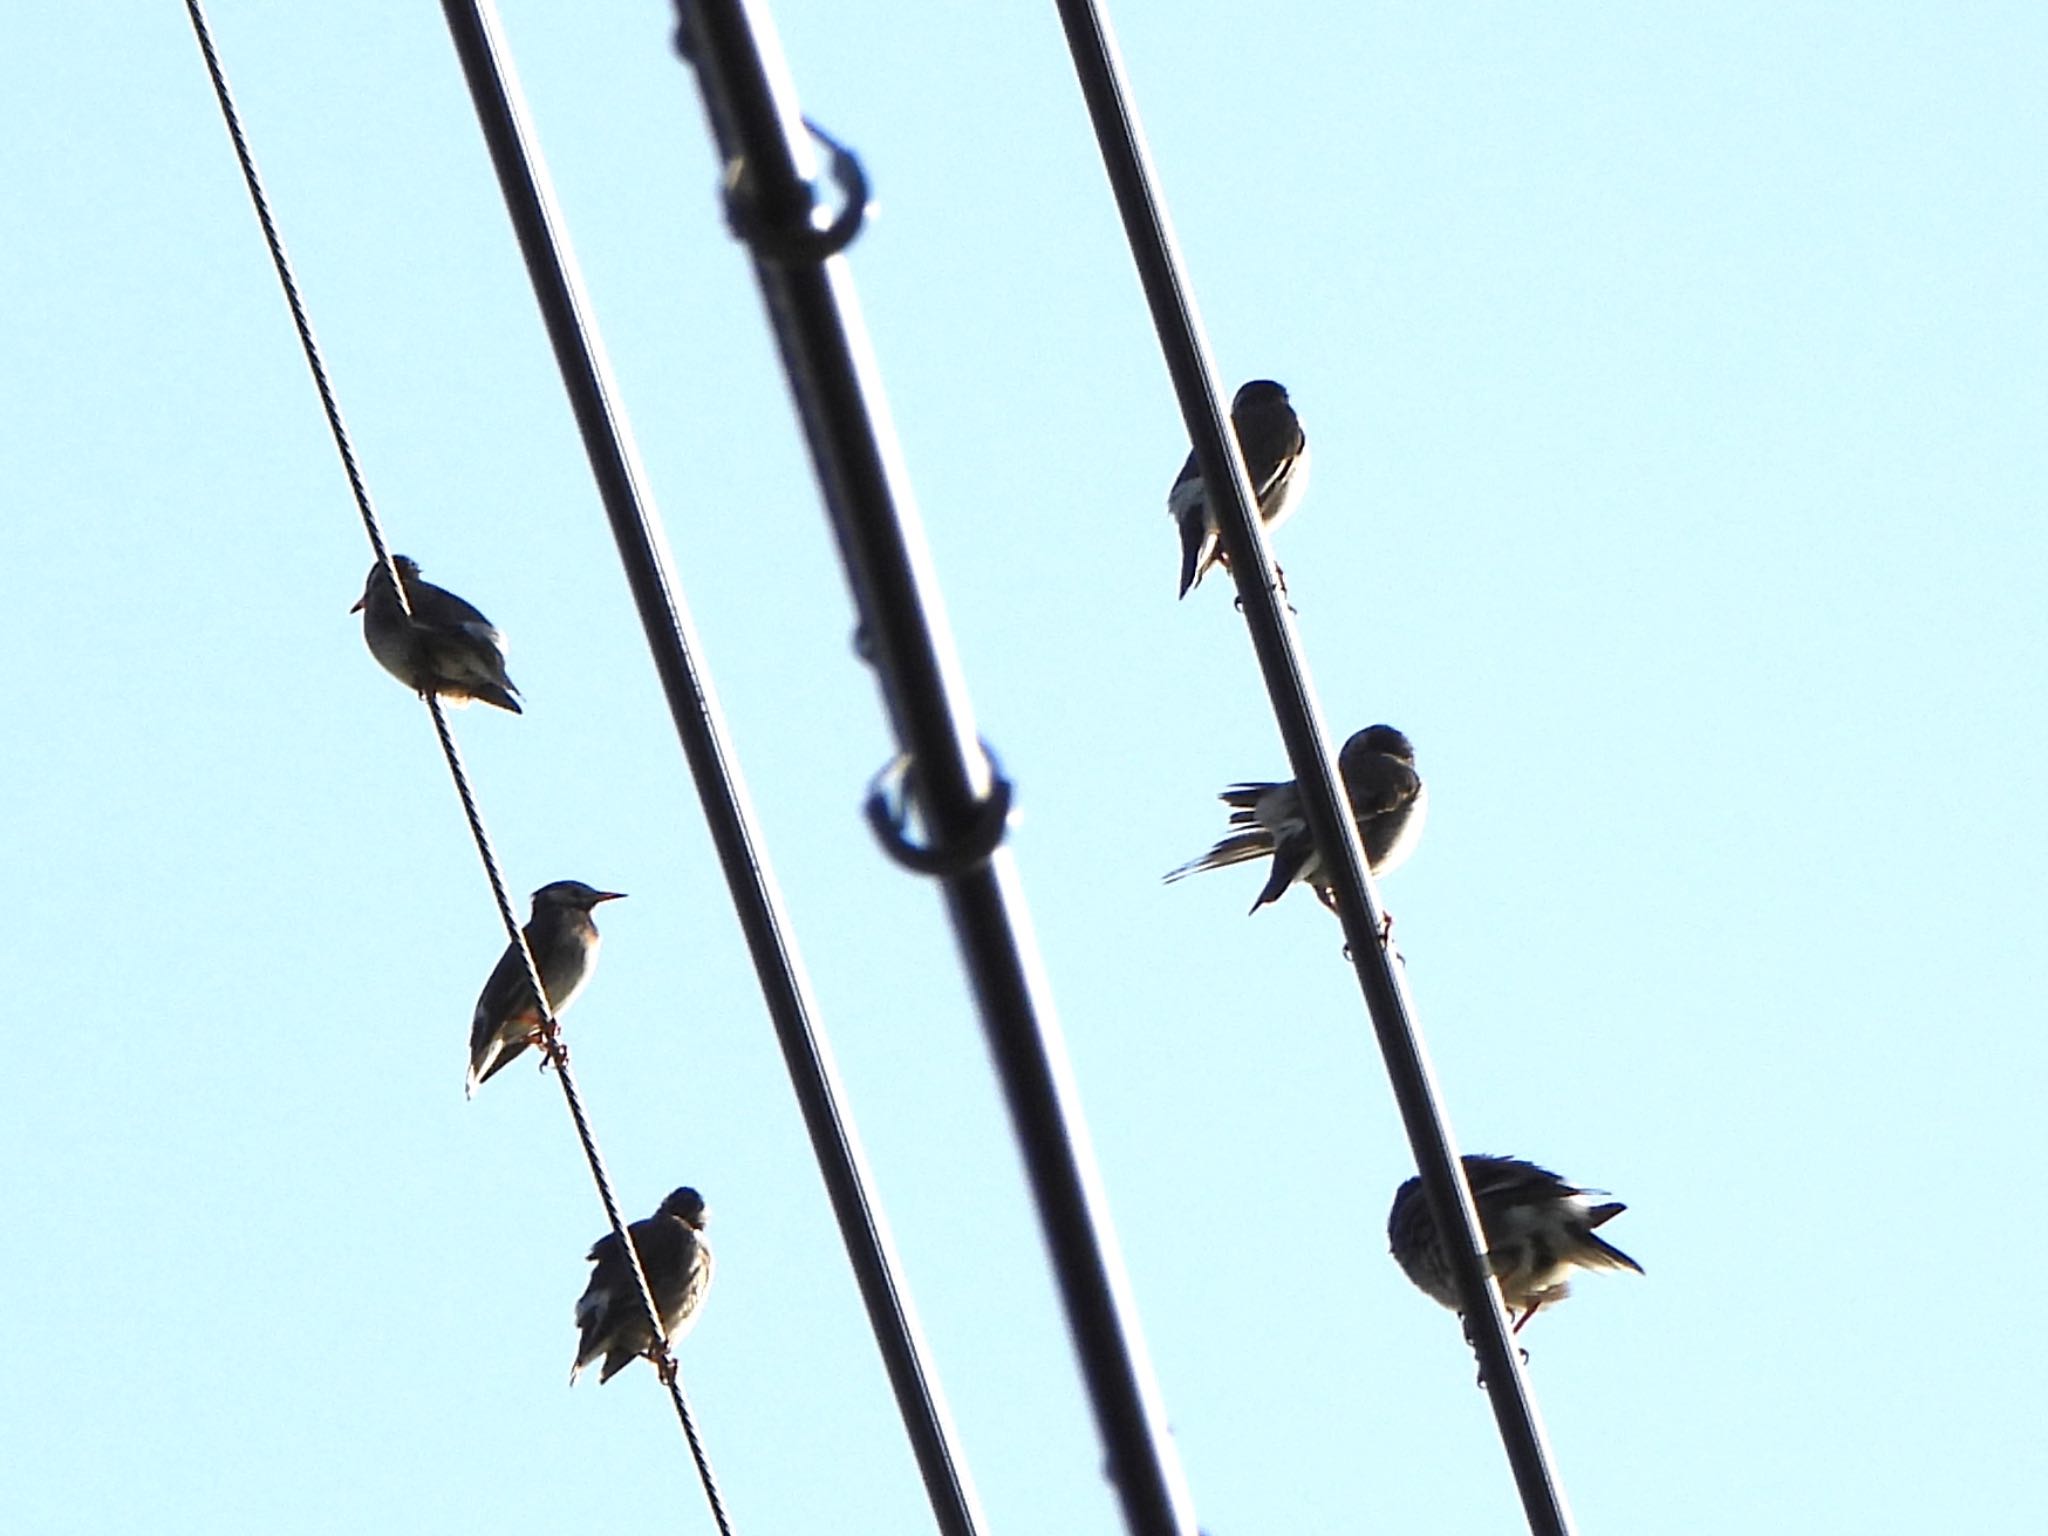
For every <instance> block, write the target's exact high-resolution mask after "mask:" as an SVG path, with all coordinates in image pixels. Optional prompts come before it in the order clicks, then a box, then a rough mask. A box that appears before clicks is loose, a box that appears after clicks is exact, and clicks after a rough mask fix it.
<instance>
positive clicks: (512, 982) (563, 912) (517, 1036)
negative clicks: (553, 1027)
mask: <svg viewBox="0 0 2048 1536" xmlns="http://www.w3.org/2000/svg"><path fill="white" fill-rule="evenodd" d="M624 894H625V893H624V892H623V891H600V890H596V889H594V888H593V887H591V886H587V885H585V884H584V883H583V882H582V881H581V880H557V881H555V883H554V884H552V885H544V886H542V887H541V888H540V889H539V890H537V891H535V892H534V893H533V916H532V917H531V918H530V919H529V920H528V921H527V924H526V947H527V948H528V949H530V950H532V951H533V963H534V964H535V965H537V966H539V967H540V979H541V985H542V986H544V987H546V988H547V993H548V1007H549V1008H551V1009H553V1010H554V1012H555V1014H556V1016H557V1017H559V1016H560V1015H561V1014H563V1013H565V1012H566V1011H567V1010H568V1007H569V1005H570V1004H571V1003H573V1002H575V1001H576V994H577V993H579V992H581V991H582V990H583V984H584V983H585V982H586V981H588V980H590V972H591V968H592V967H593V966H595V965H596V964H597V946H598V942H599V940H598V932H597V924H596V923H594V922H592V921H591V918H590V909H591V908H592V907H594V906H596V905H597V904H598V903H599V902H603V901H618V900H620V899H621V898H622V897H623V896H624ZM540 1029H541V1017H540V1009H539V1007H538V1006H537V1002H536V999H535V998H534V995H533V983H532V982H530V981H528V980H527V979H526V963H525V962H524V961H523V960H522V959H521V958H520V955H519V947H518V946H517V945H516V944H507V945H506V946H505V953H504V954H503V955H501V956H499V957H498V964H497V967H496V968H495V969H494V970H493V971H492V972H491V979H490V980H489V981H486V982H485V983H484V989H483V992H482V993H481V994H480V995H479V996H478V997H477V1000H476V1013H475V1014H474V1015H473V1016H472V1017H471V1019H470V1025H469V1077H468V1080H467V1082H466V1083H465V1084H464V1088H463V1093H464V1096H465V1097H468V1098H474V1097H475V1096H476V1091H477V1088H478V1087H479V1086H481V1085H482V1084H483V1083H485V1082H487V1081H489V1080H490V1079H491V1078H492V1077H494V1076H496V1075H497V1074H498V1073H499V1072H502V1071H503V1070H504V1069H505V1067H506V1066H507V1065H508V1064H509V1063H510V1062H511V1061H512V1059H513V1058H514V1057H516V1056H517V1055H518V1054H519V1053H520V1052H521V1051H523V1050H525V1049H526V1048H527V1047H528V1046H529V1045H536V1044H538V1043H540Z"/></svg>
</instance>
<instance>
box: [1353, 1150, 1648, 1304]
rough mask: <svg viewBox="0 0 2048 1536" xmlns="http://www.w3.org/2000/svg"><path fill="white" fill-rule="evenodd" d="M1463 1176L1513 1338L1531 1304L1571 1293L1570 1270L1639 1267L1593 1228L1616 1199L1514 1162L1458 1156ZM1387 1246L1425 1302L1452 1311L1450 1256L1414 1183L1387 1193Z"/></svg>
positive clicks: (1609, 1216) (1615, 1208)
mask: <svg viewBox="0 0 2048 1536" xmlns="http://www.w3.org/2000/svg"><path fill="white" fill-rule="evenodd" d="M1464 1163H1465V1179H1466V1182H1467V1183H1469V1184H1470V1185H1471V1186H1472V1200H1473V1203H1474V1204H1475V1205H1476V1206H1477V1207H1478V1209H1479V1230H1480V1232H1481V1233H1482V1234H1483V1235H1484V1237H1485V1239H1486V1262H1487V1265H1488V1267H1489V1268H1490V1269H1491V1270H1492V1271H1493V1274H1494V1276H1495V1278H1497V1279H1498V1280H1499V1281H1500V1291H1501V1299H1502V1300H1503V1301H1505V1302H1506V1303H1507V1308H1508V1311H1509V1312H1510V1313H1519V1314H1520V1315H1519V1316H1517V1317H1516V1318H1515V1332H1517V1333H1520V1332H1521V1331H1522V1327H1523V1325H1524V1324H1526V1323H1527V1322H1528V1321H1529V1319H1530V1318H1532V1317H1534V1316H1535V1315H1536V1310H1537V1308H1539V1307H1542V1306H1545V1305H1547V1304H1549V1303H1551V1302H1555V1301H1563V1300H1564V1299H1565V1297H1566V1296H1568V1295H1570V1294H1571V1286H1570V1285H1569V1284H1568V1283H1567V1280H1566V1277H1567V1276H1568V1275H1569V1274H1570V1272H1571V1271H1572V1270H1574V1269H1632V1270H1634V1271H1635V1272H1636V1273H1637V1274H1641V1273H1642V1272H1643V1266H1642V1265H1640V1264H1638V1263H1637V1262H1636V1261H1635V1260H1634V1259H1632V1258H1630V1257H1629V1256H1628V1255H1627V1254H1625V1253H1623V1252H1622V1251H1621V1250H1620V1249H1619V1248H1617V1247H1615V1246H1614V1245H1613V1244H1612V1243H1610V1242H1608V1241H1607V1240H1606V1239H1605V1238H1603V1237H1601V1236H1600V1234H1599V1233H1597V1232H1595V1231H1594V1230H1593V1229H1594V1228H1595V1227H1599V1226H1604V1225H1606V1224H1607V1223H1608V1222H1610V1221H1612V1220H1613V1219H1614V1218H1615V1217H1617V1216H1619V1215H1620V1214H1621V1213H1622V1212H1623V1211H1625V1210H1627V1209H1628V1207H1627V1206H1625V1205H1623V1204H1622V1203H1621V1202H1620V1201H1619V1200H1609V1201H1607V1202H1606V1203H1605V1204H1601V1205H1595V1204H1594V1203H1593V1201H1592V1199H1591V1198H1590V1197H1591V1196H1594V1195H1598V1194H1604V1193H1605V1191H1604V1190H1597V1189H1580V1188H1579V1187H1578V1186H1577V1185H1574V1184H1567V1183H1565V1181H1564V1180H1563V1179H1561V1178H1559V1177H1558V1176H1557V1175H1556V1174H1554V1173H1552V1172H1551V1171H1550V1170H1549V1169H1548V1168H1538V1167H1537V1166H1536V1165H1535V1164H1534V1163H1528V1162H1524V1161H1523V1160H1522V1159H1521V1158H1519V1157H1484V1156H1481V1155H1479V1154H1477V1153H1474V1154H1470V1155H1468V1156H1467V1157H1466V1158H1465V1159H1464ZM1387 1241H1388V1243H1389V1244H1390V1245H1391V1246H1392V1248H1393V1252H1394V1258H1395V1260H1396V1261H1397V1262H1398V1263H1399V1264H1400V1266H1401V1268H1402V1270H1403V1271H1404V1272H1405V1273H1406V1274H1407V1276H1408V1278H1409V1279H1410V1280H1412V1281H1414V1282H1415V1284H1416V1286H1417V1287H1418V1288H1419V1289H1420V1290H1421V1291H1422V1292H1423V1293H1424V1294H1426V1295H1427V1296H1429V1297H1430V1298H1431V1299H1432V1300H1435V1301H1437V1302H1440V1303H1442V1304H1443V1305H1444V1306H1446V1307H1449V1308H1450V1309H1451V1310H1452V1311H1454V1312H1460V1311H1461V1310H1462V1308H1461V1302H1460V1299H1459V1296H1458V1283H1457V1280H1456V1279H1455V1278H1454V1277H1453V1275H1452V1273H1451V1260H1450V1255H1449V1254H1448V1253H1447V1252H1446V1251H1445V1249H1444V1244H1443V1240H1442V1238H1441V1237H1439V1236H1438V1234H1437V1225H1436V1219H1435V1218H1434V1217H1433V1216H1432V1215H1431V1214H1430V1210H1429V1201H1428V1200H1427V1199H1426V1198H1424V1196H1423V1193H1422V1180H1421V1179H1419V1178H1414V1179H1410V1180H1408V1182H1407V1183H1405V1184H1403V1185H1402V1186H1401V1187H1400V1189H1398V1190H1397V1191H1395V1194H1394V1208H1393V1210H1392V1211H1390V1212H1389V1213H1388V1215H1387Z"/></svg>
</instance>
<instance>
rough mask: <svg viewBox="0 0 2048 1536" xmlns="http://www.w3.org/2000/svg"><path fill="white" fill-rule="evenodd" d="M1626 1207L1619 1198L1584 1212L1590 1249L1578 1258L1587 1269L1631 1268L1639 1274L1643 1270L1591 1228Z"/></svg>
mask: <svg viewBox="0 0 2048 1536" xmlns="http://www.w3.org/2000/svg"><path fill="white" fill-rule="evenodd" d="M1627 1209H1628V1207H1627V1206H1625V1205H1623V1204H1622V1203H1621V1202H1620V1201H1619V1200H1611V1201H1609V1202H1608V1203H1607V1204H1605V1205H1596V1206H1594V1207H1593V1209H1592V1210H1590V1211H1588V1212H1587V1213H1586V1226H1587V1228H1588V1230H1587V1232H1586V1247H1587V1248H1588V1249H1589V1250H1590V1251H1589V1253H1588V1254H1587V1255H1586V1256H1585V1257H1584V1258H1581V1259H1580V1260H1579V1262H1580V1264H1582V1265H1583V1266H1585V1267H1586V1268H1587V1269H1632V1270H1634V1271H1635V1272H1636V1273H1637V1274H1639V1275H1640V1274H1641V1273H1642V1272H1643V1266H1642V1265H1640V1264H1638V1263H1637V1262H1636V1261H1635V1260H1634V1259H1632V1258H1630V1257H1629V1256H1628V1255H1627V1254H1625V1253H1623V1252H1622V1251H1621V1250H1620V1249H1619V1248H1617V1247H1615V1246H1614V1244H1612V1243H1610V1242H1608V1241H1607V1239H1606V1238H1604V1237H1602V1236H1601V1235H1600V1234H1599V1233H1597V1232H1595V1231H1592V1230H1591V1229H1592V1228H1594V1227H1597V1226H1601V1225H1603V1224H1604V1223H1606V1222H1610V1221H1612V1220H1614V1218H1615V1217H1617V1216H1619V1215H1620V1214H1621V1213H1622V1212H1623V1211H1625V1210H1627Z"/></svg>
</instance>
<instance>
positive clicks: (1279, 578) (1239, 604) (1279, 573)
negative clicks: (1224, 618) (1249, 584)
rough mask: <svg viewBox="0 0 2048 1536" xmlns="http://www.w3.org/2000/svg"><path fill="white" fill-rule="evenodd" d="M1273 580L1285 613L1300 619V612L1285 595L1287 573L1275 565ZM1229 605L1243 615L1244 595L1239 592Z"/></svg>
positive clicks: (1291, 599)
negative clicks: (1277, 588)
mask: <svg viewBox="0 0 2048 1536" xmlns="http://www.w3.org/2000/svg"><path fill="white" fill-rule="evenodd" d="M1273 580H1274V582H1275V584H1276V585H1277V586H1278V587H1279V588H1280V601H1281V602H1282V603H1284V604H1286V605H1287V611H1288V612H1289V613H1291V614H1293V615H1294V616H1295V617H1296V618H1297V619H1298V618H1300V617H1301V610H1300V609H1299V608H1297V607H1295V606H1294V599H1293V598H1291V597H1289V596H1288V595H1287V573H1286V572H1285V571H1283V570H1281V569H1280V567H1279V566H1277V565H1276V566H1274V567H1273ZM1230 605H1231V606H1232V607H1233V608H1235V609H1236V610H1237V611H1238V612H1239V613H1243V612H1244V594H1243V593H1241V592H1240V593H1239V594H1238V595H1237V596H1236V597H1233V598H1232V599H1231V600H1230Z"/></svg>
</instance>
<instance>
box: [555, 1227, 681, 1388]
mask: <svg viewBox="0 0 2048 1536" xmlns="http://www.w3.org/2000/svg"><path fill="white" fill-rule="evenodd" d="M710 1215H711V1212H710V1208H709V1207H708V1206H706V1205H705V1204H704V1197H703V1196H702V1195H700V1194H698V1193H697V1191H696V1190H694V1189H690V1188H688V1187H685V1188H682V1189H679V1190H677V1191H675V1193H673V1194H672V1195H670V1196H669V1197H668V1198H667V1199H666V1200H664V1201H662V1202H661V1208H660V1209H659V1210H657V1211H656V1212H655V1213H654V1214H653V1215H652V1216H650V1217H648V1218H647V1220H645V1221H636V1222H634V1223H633V1224H632V1225H631V1226H630V1227H628V1228H626V1231H627V1232H628V1233H630V1234H631V1236H632V1238H633V1250H634V1252H636V1253H638V1254H639V1255H640V1269H641V1272H642V1273H644V1274H645V1275H646V1276H647V1288H648V1289H649V1290H650V1291H652V1292H653V1293H654V1306H655V1310H656V1311H658V1312H659V1313H660V1314H661V1327H662V1332H663V1333H665V1334H667V1335H668V1341H669V1343H671V1344H673V1343H675V1341H676V1340H677V1339H679V1338H681V1337H682V1336H683V1335H684V1334H685V1333H688V1332H689V1331H690V1324H691V1323H693V1322H695V1321H696V1318H697V1309H698V1308H699V1307H700V1306H702V1305H703V1304H704V1293H705V1292H706V1291H708V1290H710V1289H711V1245H710V1243H708V1242H706V1241H705V1238H704V1223H705V1222H706V1221H707V1220H708V1219H709V1218H710ZM590 1262H591V1263H592V1264H594V1265H596V1266H597V1267H596V1268H595V1269H593V1270H592V1271H591V1272H590V1284H589V1285H588V1286H586V1287H585V1288H584V1291H583V1295H582V1297H581V1298H580V1299H579V1300H578V1301H577V1303H576V1326H577V1328H579V1329H580V1330H581V1331H582V1336H581V1337H580V1338H579V1339H578V1340H577V1341H576V1363H575V1364H574V1365H573V1366H571V1367H570V1368H569V1385H570V1386H572V1387H573V1386H574V1385H576V1378H577V1377H578V1376H579V1375H581V1374H582V1373H583V1368H584V1367H585V1366H587V1365H589V1364H590V1362H591V1361H593V1360H595V1359H596V1358H597V1357H598V1356H599V1355H603V1356H604V1369H603V1370H602V1371H600V1372H599V1373H598V1377H597V1380H598V1385H600V1386H602V1385H603V1384H604V1383H605V1382H608V1381H610V1380H611V1379H612V1378H613V1377H614V1376H616V1375H618V1374H619V1372H620V1371H623V1370H624V1369H625V1368H626V1367H627V1366H629V1365H631V1364H632V1363H633V1362H634V1361H635V1360H637V1359H639V1358H640V1357H641V1356H643V1355H645V1356H646V1357H647V1358H649V1359H650V1360H654V1361H655V1362H656V1364H657V1367H659V1366H660V1363H661V1362H660V1341H659V1340H657V1339H656V1338H655V1336H654V1330H653V1329H652V1328H649V1327H648V1326H647V1310H646V1308H644V1307H643V1306H641V1304H640V1292H639V1288H638V1287H637V1286H635V1285H634V1284H633V1271H632V1269H631V1267H630V1266H629V1265H628V1264H627V1263H626V1255H625V1251H624V1250H623V1249H622V1248H620V1247H619V1239H618V1235H617V1234H616V1233H612V1232H607V1233H605V1235H604V1236H603V1237H600V1238H599V1239H598V1240H597V1242H596V1243H595V1244H593V1245H592V1247H591V1250H590Z"/></svg>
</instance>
